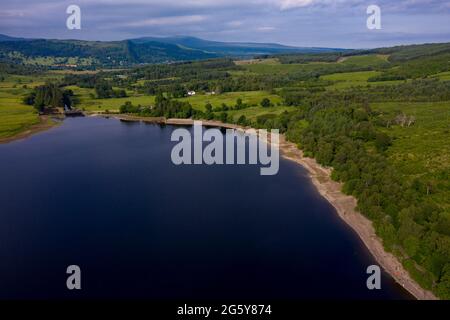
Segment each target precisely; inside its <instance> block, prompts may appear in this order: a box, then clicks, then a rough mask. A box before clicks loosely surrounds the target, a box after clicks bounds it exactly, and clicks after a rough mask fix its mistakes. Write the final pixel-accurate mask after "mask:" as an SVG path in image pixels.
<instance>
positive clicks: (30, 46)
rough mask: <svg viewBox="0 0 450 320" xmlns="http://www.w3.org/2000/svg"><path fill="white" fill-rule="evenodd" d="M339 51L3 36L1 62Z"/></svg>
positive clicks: (114, 63) (115, 62)
mask: <svg viewBox="0 0 450 320" xmlns="http://www.w3.org/2000/svg"><path fill="white" fill-rule="evenodd" d="M335 50H337V49H326V48H296V47H288V46H283V45H279V44H267V43H261V44H259V43H238V42H234V43H226V42H216V41H207V40H202V39H198V38H193V37H171V38H155V37H153V38H140V39H133V40H123V41H82V40H54V39H22V38H13V37H9V36H5V35H0V62H12V63H22V64H30V65H44V66H61V65H76V66H83V67H95V66H101V67H120V66H131V65H136V64H146V63H168V62H176V61H191V60H202V59H210V58H217V57H223V56H232V57H251V56H255V55H261V54H274V53H287V52H311V53H315V52H327V51H335Z"/></svg>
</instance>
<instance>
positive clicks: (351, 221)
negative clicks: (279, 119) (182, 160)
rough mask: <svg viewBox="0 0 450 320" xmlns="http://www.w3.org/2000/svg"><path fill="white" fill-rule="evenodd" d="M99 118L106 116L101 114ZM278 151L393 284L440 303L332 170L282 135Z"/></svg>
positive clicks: (187, 122) (168, 121) (125, 118)
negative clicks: (306, 179) (299, 171)
mask: <svg viewBox="0 0 450 320" xmlns="http://www.w3.org/2000/svg"><path fill="white" fill-rule="evenodd" d="M99 115H100V116H104V115H102V114H99ZM94 116H95V115H94ZM110 116H112V117H114V118H116V119H119V120H123V121H144V122H152V121H151V120H150V119H145V118H144V117H135V116H133V117H129V116H126V115H110ZM145 120H147V121H145ZM148 120H150V121H148ZM199 121H200V120H199ZM153 123H155V121H153ZM160 123H163V124H170V125H193V124H194V120H192V119H166V120H165V121H163V122H160ZM202 124H203V126H205V127H222V128H226V129H239V130H245V129H250V128H244V127H242V126H239V125H234V124H229V123H222V122H220V121H208V120H205V121H202ZM278 147H279V150H280V154H281V156H282V157H283V158H285V159H287V160H290V161H293V162H295V163H297V164H299V165H301V166H302V167H303V168H305V169H306V171H307V172H308V176H309V178H310V179H311V181H312V183H313V185H314V187H315V188H316V189H317V191H318V192H319V194H320V195H321V196H322V197H324V198H325V199H326V200H327V201H328V202H329V203H330V204H331V205H332V206H333V207H334V208H335V210H336V212H337V214H338V216H339V217H340V218H341V219H342V220H343V221H344V222H345V223H346V224H347V225H348V226H349V227H350V228H351V229H353V231H354V232H356V234H357V235H358V237H359V238H360V239H361V241H362V242H363V244H364V246H365V247H366V248H367V249H368V250H369V253H370V254H371V255H372V256H373V258H374V259H375V260H376V262H377V263H378V264H379V265H380V267H382V268H383V270H384V271H385V272H386V273H388V274H389V275H390V276H391V277H392V278H393V279H394V281H396V282H397V283H398V284H399V285H401V286H402V287H403V288H404V289H405V290H406V291H408V292H409V293H410V294H411V295H412V296H413V297H415V298H416V299H418V300H438V298H437V297H436V296H435V295H434V294H433V293H432V292H431V291H429V290H426V289H423V288H422V287H421V286H420V285H419V284H418V283H417V282H416V281H415V280H414V279H412V277H411V276H410V275H409V273H408V271H407V270H406V269H405V268H404V267H403V265H402V264H401V263H400V261H399V259H398V258H397V257H396V256H394V255H393V254H392V253H390V252H387V251H385V249H384V246H383V242H382V240H381V239H380V238H379V237H378V236H377V235H376V233H375V229H374V227H373V224H372V221H370V220H369V219H368V218H366V217H365V216H363V215H362V214H361V213H359V212H358V211H357V210H356V206H357V200H356V198H355V197H353V196H348V195H345V194H344V193H342V191H341V190H342V183H340V182H336V181H333V180H332V179H331V172H332V170H331V169H330V168H325V167H323V166H321V165H320V164H318V163H317V162H316V160H315V159H313V158H306V157H304V155H303V151H302V150H300V149H299V148H298V147H297V145H296V144H295V143H293V142H289V141H287V140H286V137H285V136H284V135H283V134H280V141H279V146H278Z"/></svg>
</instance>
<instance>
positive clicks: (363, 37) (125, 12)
mask: <svg viewBox="0 0 450 320" xmlns="http://www.w3.org/2000/svg"><path fill="white" fill-rule="evenodd" d="M71 4H75V5H78V6H79V7H80V8H81V18H82V20H81V23H82V24H81V30H68V29H67V28H66V19H67V17H68V14H66V9H67V7H68V6H69V5H71ZM372 4H376V5H378V6H379V7H380V8H381V14H382V15H381V17H382V29H381V30H369V29H367V27H366V20H367V17H368V15H367V13H366V10H367V7H368V6H369V5H372ZM0 33H2V34H7V35H12V36H21V37H42V38H59V39H62V38H73V39H88V40H122V39H126V38H135V37H141V36H172V35H190V36H197V37H201V38H205V39H210V40H221V41H253V42H278V43H283V44H289V45H297V46H316V47H317V46H320V47H340V48H343V47H345V48H370V47H379V46H389V45H395V44H410V43H424V42H450V1H444V0H70V1H66V0H42V1H36V0H14V1H3V0H2V2H1V3H0Z"/></svg>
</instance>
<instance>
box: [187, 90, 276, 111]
mask: <svg viewBox="0 0 450 320" xmlns="http://www.w3.org/2000/svg"><path fill="white" fill-rule="evenodd" d="M238 98H241V99H242V102H243V103H247V104H249V105H251V106H258V105H259V104H260V102H261V100H262V99H264V98H268V99H270V101H271V102H272V103H273V104H275V105H276V104H279V103H280V104H281V97H279V96H277V95H274V94H270V93H268V92H266V91H241V92H229V93H223V94H216V95H196V96H193V97H186V98H182V99H179V100H181V101H187V102H189V103H190V104H191V105H192V107H194V108H195V109H197V110H202V111H205V105H206V104H207V103H211V104H212V106H213V107H220V106H221V105H222V103H225V104H226V105H227V106H234V105H235V104H236V100H237V99H238Z"/></svg>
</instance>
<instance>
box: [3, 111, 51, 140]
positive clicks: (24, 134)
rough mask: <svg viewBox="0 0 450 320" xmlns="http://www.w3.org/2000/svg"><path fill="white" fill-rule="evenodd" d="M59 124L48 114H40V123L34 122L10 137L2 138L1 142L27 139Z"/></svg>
mask: <svg viewBox="0 0 450 320" xmlns="http://www.w3.org/2000/svg"><path fill="white" fill-rule="evenodd" d="M58 125H59V123H57V122H55V121H52V120H51V119H50V118H49V117H48V116H39V123H36V124H33V125H31V126H29V127H27V128H26V129H25V130H23V131H19V132H18V133H16V134H14V135H12V136H10V137H6V138H0V144H7V143H10V142H14V141H17V140H22V139H26V138H28V137H30V136H32V135H34V134H36V133H39V132H43V131H46V130H48V129H51V128H53V127H55V126H58Z"/></svg>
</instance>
